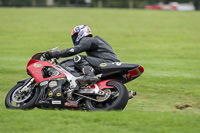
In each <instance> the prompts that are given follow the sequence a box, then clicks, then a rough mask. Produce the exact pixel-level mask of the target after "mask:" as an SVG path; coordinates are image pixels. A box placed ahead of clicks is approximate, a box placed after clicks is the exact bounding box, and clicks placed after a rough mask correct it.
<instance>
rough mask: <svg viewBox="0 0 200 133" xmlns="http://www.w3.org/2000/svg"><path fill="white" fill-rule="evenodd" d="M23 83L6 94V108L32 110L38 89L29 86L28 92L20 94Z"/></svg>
mask: <svg viewBox="0 0 200 133" xmlns="http://www.w3.org/2000/svg"><path fill="white" fill-rule="evenodd" d="M23 85H24V83H23V82H20V83H18V84H17V85H15V86H14V87H13V88H12V89H11V90H10V91H9V92H8V94H7V96H6V99H5V105H6V108H11V109H33V108H34V107H35V101H36V100H37V97H38V95H39V88H38V87H35V86H34V84H32V85H30V86H29V87H30V88H29V90H28V92H20V91H21V89H22V87H23Z"/></svg>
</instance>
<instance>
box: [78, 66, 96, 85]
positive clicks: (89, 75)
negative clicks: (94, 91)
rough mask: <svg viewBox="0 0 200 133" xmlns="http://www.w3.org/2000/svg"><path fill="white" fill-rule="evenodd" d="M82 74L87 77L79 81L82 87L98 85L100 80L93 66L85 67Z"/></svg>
mask: <svg viewBox="0 0 200 133" xmlns="http://www.w3.org/2000/svg"><path fill="white" fill-rule="evenodd" d="M82 73H83V74H84V75H85V76H84V77H83V78H80V79H77V81H78V82H79V83H80V85H81V86H88V85H89V84H93V83H96V82H97V81H98V80H99V79H98V77H97V76H96V75H95V74H94V69H93V68H92V67H91V66H84V67H83V68H82Z"/></svg>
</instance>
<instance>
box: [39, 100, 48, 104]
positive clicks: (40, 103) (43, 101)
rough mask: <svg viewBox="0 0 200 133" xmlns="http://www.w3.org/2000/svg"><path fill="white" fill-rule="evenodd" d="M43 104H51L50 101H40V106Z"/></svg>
mask: <svg viewBox="0 0 200 133" xmlns="http://www.w3.org/2000/svg"><path fill="white" fill-rule="evenodd" d="M42 103H47V104H49V101H43V100H40V101H39V104H42Z"/></svg>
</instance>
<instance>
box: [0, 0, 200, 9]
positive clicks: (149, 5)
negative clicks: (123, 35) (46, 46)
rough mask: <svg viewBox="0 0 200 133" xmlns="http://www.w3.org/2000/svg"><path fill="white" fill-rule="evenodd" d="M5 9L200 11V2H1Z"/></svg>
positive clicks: (131, 0)
mask: <svg viewBox="0 0 200 133" xmlns="http://www.w3.org/2000/svg"><path fill="white" fill-rule="evenodd" d="M0 6H3V7H12V6H14V7H99V8H140V9H151V10H179V11H193V10H200V0H0Z"/></svg>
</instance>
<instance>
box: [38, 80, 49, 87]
mask: <svg viewBox="0 0 200 133" xmlns="http://www.w3.org/2000/svg"><path fill="white" fill-rule="evenodd" d="M47 84H48V81H44V82H41V83H40V86H44V85H47Z"/></svg>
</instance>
